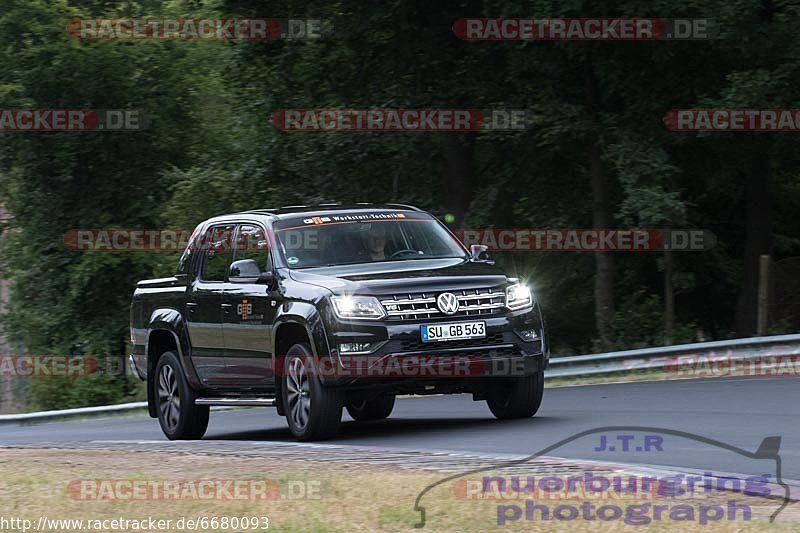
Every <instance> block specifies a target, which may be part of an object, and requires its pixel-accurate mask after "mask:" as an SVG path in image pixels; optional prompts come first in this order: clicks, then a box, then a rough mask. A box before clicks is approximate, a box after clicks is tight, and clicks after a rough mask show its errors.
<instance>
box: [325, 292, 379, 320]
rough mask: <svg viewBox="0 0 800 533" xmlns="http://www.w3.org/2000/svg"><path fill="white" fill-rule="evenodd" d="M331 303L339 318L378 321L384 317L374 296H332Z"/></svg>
mask: <svg viewBox="0 0 800 533" xmlns="http://www.w3.org/2000/svg"><path fill="white" fill-rule="evenodd" d="M331 302H332V303H333V310H334V311H335V312H336V316H338V317H339V318H366V319H369V320H379V319H381V318H383V317H384V316H386V313H385V312H384V310H383V306H382V305H381V303H380V302H379V301H378V299H377V298H375V297H374V296H333V297H332V298H331Z"/></svg>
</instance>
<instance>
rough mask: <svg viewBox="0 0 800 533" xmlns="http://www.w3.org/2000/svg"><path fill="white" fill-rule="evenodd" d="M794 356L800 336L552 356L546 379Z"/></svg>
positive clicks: (798, 352) (676, 369)
mask: <svg viewBox="0 0 800 533" xmlns="http://www.w3.org/2000/svg"><path fill="white" fill-rule="evenodd" d="M791 356H800V335H774V336H769V337H750V338H746V339H731V340H726V341H715V342H700V343H695V344H678V345H675V346H660V347H658V348H644V349H641V350H626V351H622V352H609V353H599V354H591V355H574V356H567V357H552V358H551V359H550V366H549V367H548V369H547V370H546V371H545V377H548V378H561V377H579V376H592V375H601V374H616V373H619V372H630V371H635V370H654V369H659V370H665V371H667V372H675V373H679V372H681V371H682V369H683V367H685V365H687V363H691V362H692V360H694V361H699V362H700V363H702V362H703V361H704V360H705V361H708V362H710V363H715V364H717V365H718V364H719V363H720V362H724V363H727V364H735V363H740V362H741V363H745V362H748V361H760V362H762V363H766V364H767V365H769V364H779V363H780V360H782V359H784V358H786V357H791ZM704 358H705V359H704ZM767 370H768V368H767Z"/></svg>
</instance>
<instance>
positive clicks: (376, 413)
mask: <svg viewBox="0 0 800 533" xmlns="http://www.w3.org/2000/svg"><path fill="white" fill-rule="evenodd" d="M392 409H394V394H382V395H380V396H378V397H377V398H373V399H372V400H359V401H354V402H350V403H348V404H347V413H348V414H349V415H350V417H351V418H352V419H353V420H357V421H358V422H366V421H368V420H383V419H384V418H388V416H389V415H390V414H392Z"/></svg>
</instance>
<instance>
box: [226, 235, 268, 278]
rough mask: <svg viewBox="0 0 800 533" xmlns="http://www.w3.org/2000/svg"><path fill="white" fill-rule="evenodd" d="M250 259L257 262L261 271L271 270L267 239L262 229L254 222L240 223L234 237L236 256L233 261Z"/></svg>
mask: <svg viewBox="0 0 800 533" xmlns="http://www.w3.org/2000/svg"><path fill="white" fill-rule="evenodd" d="M242 259H252V260H254V261H255V262H256V263H258V266H259V268H261V271H262V272H268V271H270V270H272V258H271V257H270V249H269V239H268V238H267V236H266V235H265V234H264V230H263V229H261V227H260V226H256V225H255V224H242V225H241V226H239V233H238V236H237V237H236V257H235V259H234V261H241V260H242Z"/></svg>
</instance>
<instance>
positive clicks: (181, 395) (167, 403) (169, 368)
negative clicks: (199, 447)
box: [155, 352, 209, 440]
mask: <svg viewBox="0 0 800 533" xmlns="http://www.w3.org/2000/svg"><path fill="white" fill-rule="evenodd" d="M155 379H156V398H155V401H156V411H157V412H158V423H159V424H160V425H161V431H163V432H164V435H166V436H167V438H168V439H169V440H197V439H202V438H203V435H205V434H206V429H208V413H209V408H208V406H207V405H195V404H194V400H195V397H196V396H195V394H194V391H193V390H192V389H191V387H189V383H188V382H187V381H186V377H185V376H184V375H183V370H182V369H181V364H180V362H179V361H178V356H177V354H175V352H166V353H164V354H163V355H162V356H161V357H160V358H159V360H158V364H157V365H156V374H155Z"/></svg>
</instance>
